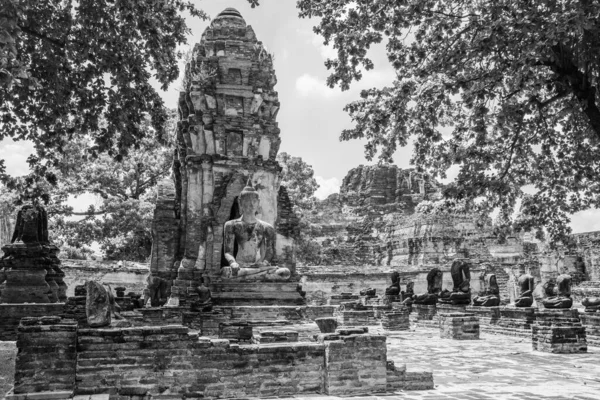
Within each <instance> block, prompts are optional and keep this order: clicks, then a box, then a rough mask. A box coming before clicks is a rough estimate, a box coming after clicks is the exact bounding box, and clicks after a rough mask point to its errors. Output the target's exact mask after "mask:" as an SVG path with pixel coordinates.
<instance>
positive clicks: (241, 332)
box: [219, 322, 252, 340]
mask: <svg viewBox="0 0 600 400" xmlns="http://www.w3.org/2000/svg"><path fill="white" fill-rule="evenodd" d="M219 339H235V340H252V326H250V325H248V323H247V322H222V323H220V324H219Z"/></svg>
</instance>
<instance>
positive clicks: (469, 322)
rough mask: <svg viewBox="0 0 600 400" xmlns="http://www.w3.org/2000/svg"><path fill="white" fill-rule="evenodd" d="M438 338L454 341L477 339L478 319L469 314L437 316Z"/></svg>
mask: <svg viewBox="0 0 600 400" xmlns="http://www.w3.org/2000/svg"><path fill="white" fill-rule="evenodd" d="M438 318H439V326H440V338H442V339H454V340H477V339H479V318H478V317H476V316H475V315H473V314H469V313H443V314H438Z"/></svg>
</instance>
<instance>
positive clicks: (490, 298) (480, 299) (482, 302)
mask: <svg viewBox="0 0 600 400" xmlns="http://www.w3.org/2000/svg"><path fill="white" fill-rule="evenodd" d="M483 288H484V289H483V290H482V291H481V293H480V294H479V296H477V297H475V298H474V299H473V305H474V306H479V307H496V306H499V305H500V287H499V286H498V281H497V280H496V275H494V274H485V275H484V276H483Z"/></svg>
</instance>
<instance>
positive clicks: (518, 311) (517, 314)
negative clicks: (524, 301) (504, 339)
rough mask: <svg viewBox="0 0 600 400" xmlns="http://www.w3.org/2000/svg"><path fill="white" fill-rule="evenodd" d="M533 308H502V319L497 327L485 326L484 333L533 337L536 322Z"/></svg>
mask: <svg viewBox="0 0 600 400" xmlns="http://www.w3.org/2000/svg"><path fill="white" fill-rule="evenodd" d="M535 310H536V308H533V307H500V319H499V320H498V323H497V324H496V325H488V326H483V331H484V332H489V333H496V334H500V335H509V336H517V337H525V338H529V337H531V325H532V324H533V321H535Z"/></svg>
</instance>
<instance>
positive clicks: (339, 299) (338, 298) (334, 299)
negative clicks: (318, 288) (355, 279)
mask: <svg viewBox="0 0 600 400" xmlns="http://www.w3.org/2000/svg"><path fill="white" fill-rule="evenodd" d="M357 300H360V296H358V295H355V294H352V293H340V294H333V295H331V297H330V298H329V301H328V302H327V304H329V305H330V306H339V305H340V304H342V303H346V302H349V301H357Z"/></svg>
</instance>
